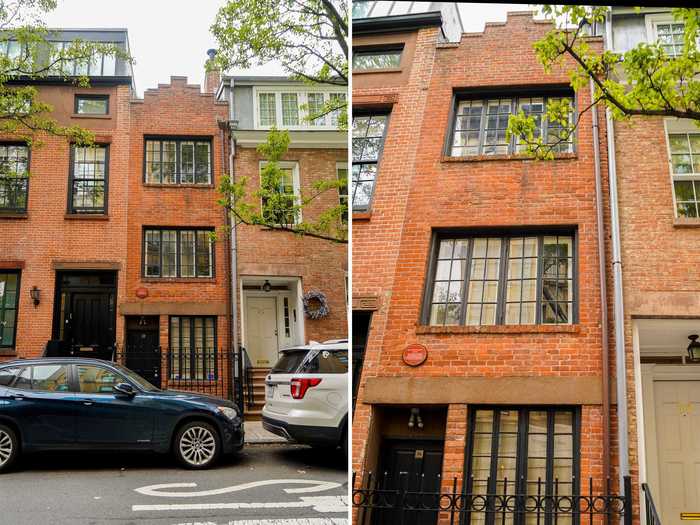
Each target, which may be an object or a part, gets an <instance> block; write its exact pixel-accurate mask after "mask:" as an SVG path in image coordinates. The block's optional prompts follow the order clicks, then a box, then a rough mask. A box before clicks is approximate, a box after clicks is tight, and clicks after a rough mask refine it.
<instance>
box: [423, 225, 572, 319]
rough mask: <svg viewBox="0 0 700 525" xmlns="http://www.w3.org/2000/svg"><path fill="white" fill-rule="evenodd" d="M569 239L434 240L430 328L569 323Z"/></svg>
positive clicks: (570, 275)
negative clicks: (438, 326)
mask: <svg viewBox="0 0 700 525" xmlns="http://www.w3.org/2000/svg"><path fill="white" fill-rule="evenodd" d="M574 264H575V257H574V237H573V236H572V235H558V234H553V235H527V234H526V235H515V234H514V235H508V236H505V237H504V236H498V237H496V236H488V237H486V236H484V237H481V236H479V237H441V238H439V239H438V241H437V246H436V255H435V259H434V261H433V269H432V277H431V283H430V284H431V286H430V288H429V291H428V295H427V298H428V299H429V300H428V302H427V319H426V321H427V322H428V323H429V324H431V325H494V324H517V325H521V324H571V323H573V322H574V305H575V299H574V291H575V288H574Z"/></svg>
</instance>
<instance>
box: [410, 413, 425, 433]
mask: <svg viewBox="0 0 700 525" xmlns="http://www.w3.org/2000/svg"><path fill="white" fill-rule="evenodd" d="M414 427H418V428H419V429H421V428H423V418H421V417H420V408H412V409H411V416H410V417H409V418H408V428H414Z"/></svg>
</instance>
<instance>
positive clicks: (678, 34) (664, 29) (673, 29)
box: [656, 22, 685, 57]
mask: <svg viewBox="0 0 700 525" xmlns="http://www.w3.org/2000/svg"><path fill="white" fill-rule="evenodd" d="M684 33H685V24H683V23H682V22H668V23H663V24H656V37H657V39H658V42H659V44H661V47H662V48H663V49H664V51H665V52H666V54H667V55H668V56H670V57H677V56H679V55H680V54H681V53H682V52H683V35H684Z"/></svg>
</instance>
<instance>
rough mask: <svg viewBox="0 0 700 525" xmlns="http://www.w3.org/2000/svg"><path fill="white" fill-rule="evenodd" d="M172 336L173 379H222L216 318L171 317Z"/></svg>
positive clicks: (171, 370) (171, 371) (171, 369)
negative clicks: (217, 344) (217, 350)
mask: <svg viewBox="0 0 700 525" xmlns="http://www.w3.org/2000/svg"><path fill="white" fill-rule="evenodd" d="M169 336H170V349H171V351H170V354H169V356H170V363H169V365H170V374H169V375H170V379H174V380H197V381H215V380H216V379H217V378H218V372H219V371H218V366H217V357H216V356H217V352H216V317H185V316H176V317H175V316H174V317H171V318H170V333H169Z"/></svg>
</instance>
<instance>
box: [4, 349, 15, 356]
mask: <svg viewBox="0 0 700 525" xmlns="http://www.w3.org/2000/svg"><path fill="white" fill-rule="evenodd" d="M16 355H17V351H16V350H15V349H14V348H0V357H15V356H16Z"/></svg>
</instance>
